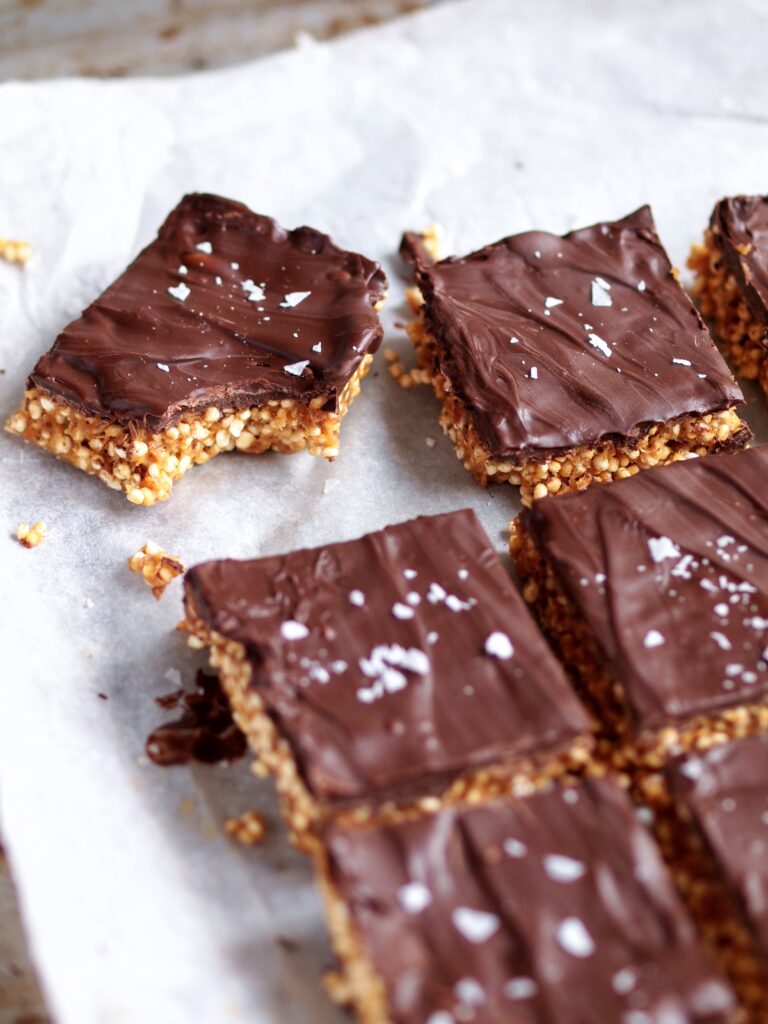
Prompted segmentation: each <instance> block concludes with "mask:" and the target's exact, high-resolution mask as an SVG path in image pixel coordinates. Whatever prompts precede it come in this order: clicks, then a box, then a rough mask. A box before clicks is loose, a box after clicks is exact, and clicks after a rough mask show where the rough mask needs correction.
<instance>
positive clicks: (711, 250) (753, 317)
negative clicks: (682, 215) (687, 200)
mask: <svg viewBox="0 0 768 1024" xmlns="http://www.w3.org/2000/svg"><path fill="white" fill-rule="evenodd" d="M688 266H689V267H690V268H691V269H692V270H695V271H696V280H695V282H694V285H693V289H692V290H693V294H694V296H695V298H696V299H697V300H698V303H699V307H700V309H701V312H702V314H703V315H704V317H706V319H707V320H709V321H711V323H712V325H713V327H714V331H715V334H716V335H717V337H718V338H720V339H721V340H722V342H723V344H724V345H725V347H726V351H727V352H728V355H729V356H730V358H731V362H732V363H733V365H734V366H735V367H736V370H737V372H738V373H740V374H741V376H742V377H746V378H747V379H748V380H759V381H760V383H761V385H762V387H763V390H764V391H765V393H766V394H767V395H768V196H735V197H733V198H732V199H721V200H720V202H719V203H718V204H717V205H716V206H715V208H714V210H713V211H712V218H711V220H710V222H709V228H708V230H707V231H706V233H705V235H704V243H703V245H694V247H693V249H692V250H691V255H690V258H689V260H688Z"/></svg>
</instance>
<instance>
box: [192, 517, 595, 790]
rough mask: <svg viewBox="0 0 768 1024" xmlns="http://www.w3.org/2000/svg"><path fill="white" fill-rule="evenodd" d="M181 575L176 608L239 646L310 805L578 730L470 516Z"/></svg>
mask: <svg viewBox="0 0 768 1024" xmlns="http://www.w3.org/2000/svg"><path fill="white" fill-rule="evenodd" d="M184 586H185V594H186V601H187V606H188V607H190V606H191V609H192V610H193V611H194V612H196V613H197V614H198V615H199V616H200V617H201V618H202V620H203V621H204V622H205V623H206V624H207V625H208V626H209V627H212V628H213V629H215V630H216V631H218V632H219V633H222V634H223V635H224V636H226V637H228V638H230V639H232V640H236V641H238V642H240V643H243V644H244V645H245V646H246V648H247V649H248V651H249V653H250V657H251V664H252V667H253V685H254V686H255V687H256V689H257V690H258V692H259V694H260V695H261V697H262V698H263V700H264V701H265V703H266V706H267V709H268V712H269V714H270V716H271V717H272V719H273V720H274V721H275V722H276V724H277V726H278V728H279V731H280V733H281V734H282V735H283V736H284V737H285V738H286V739H287V740H288V742H289V743H290V745H291V748H292V750H293V752H294V755H295V758H296V761H297V763H298V765H299V770H300V772H301V774H302V777H303V779H304V782H305V784H306V786H307V787H308V789H309V791H310V792H311V793H312V794H313V795H314V797H315V798H316V799H317V800H318V801H320V802H321V803H324V804H329V805H333V804H338V803H343V802H344V801H349V800H361V799H371V800H375V799H377V798H384V797H389V796H400V795H408V794H410V793H412V792H415V791H416V790H418V791H419V792H420V793H421V792H429V791H430V790H431V789H433V788H434V789H435V790H437V789H439V788H441V787H442V786H443V785H444V784H445V783H446V782H447V781H449V780H451V779H452V778H454V777H455V776H457V775H458V774H460V773H462V772H463V771H465V770H468V769H471V768H475V767H479V766H481V765H484V764H488V763H495V762H498V761H501V760H514V759H516V758H518V757H521V756H527V755H538V756H541V757H543V756H545V755H547V754H549V753H551V752H554V751H557V750H560V749H561V748H562V747H563V746H565V745H567V744H568V743H569V742H570V740H571V739H572V738H573V737H574V736H576V735H578V734H579V733H583V732H586V731H587V728H588V722H587V719H586V716H585V713H584V711H583V710H582V708H581V706H580V705H579V703H578V701H577V700H576V698H575V696H574V695H573V693H572V691H571V689H570V687H569V684H568V682H567V681H566V678H565V676H564V674H563V671H562V669H561V668H560V666H559V665H558V663H557V662H556V660H555V658H554V656H553V655H552V654H551V652H550V651H549V648H548V647H547V645H546V643H545V641H544V639H543V637H542V636H541V634H540V633H539V632H538V630H537V628H536V626H535V624H534V622H533V620H532V619H531V617H530V615H529V614H528V611H527V609H526V608H525V606H524V604H523V601H522V599H521V598H520V596H519V595H518V593H517V591H516V590H515V588H514V587H513V585H512V582H511V580H510V579H509V577H508V575H507V573H506V572H505V570H504V568H503V567H502V564H501V562H500V560H499V558H498V556H497V555H496V553H495V552H494V551H493V549H492V548H491V546H490V543H489V541H488V538H487V537H486V535H485V534H484V532H483V530H482V528H481V527H480V524H479V523H478V521H477V518H476V516H475V514H474V512H470V511H462V512H454V513H451V514H449V515H442V516H433V517H424V518H420V519H416V520H413V521H411V522H407V523H403V524H401V525H399V526H391V527H388V528H387V529H385V530H382V531H380V532H378V533H372V534H368V535H367V536H365V537H363V538H361V539H360V540H354V541H349V542H346V543H341V544H330V545H327V546H326V547H321V548H315V549H313V550H303V551H295V552H293V553H292V554H288V555H282V556H276V557H272V558H263V559H259V560H256V561H248V562H236V561H219V562H207V563H204V564H203V565H199V566H196V567H194V568H193V569H191V570H190V571H189V572H188V573H187V575H186V577H185V582H184ZM494 634H499V635H498V636H496V637H495V640H492V641H490V642H489V637H492V636H493V635H494ZM487 646H488V647H489V649H486V647H487ZM509 647H513V648H514V650H513V652H510V650H509Z"/></svg>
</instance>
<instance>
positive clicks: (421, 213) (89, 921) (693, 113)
mask: <svg viewBox="0 0 768 1024" xmlns="http://www.w3.org/2000/svg"><path fill="white" fill-rule="evenodd" d="M767 18H768V14H767V13H766V8H765V5H764V4H762V3H761V2H759V0H754V2H752V3H750V2H748V0H742V2H739V3H737V2H733V0H732V2H729V3H727V4H724V3H722V0H691V2H688V3H685V2H680V3H668V2H661V0H651V2H644V3H642V4H632V5H630V4H619V3H609V2H607V0H605V2H603V0H593V2H581V0H560V2H556V0H544V2H541V0H540V2H538V3H536V4H513V3H510V2H509V0H487V2H486V0H468V2H465V3H458V4H446V5H445V6H442V7H440V8H438V9H435V10H433V11H430V12H429V13H427V14H424V15H420V16H417V17H415V18H412V19H408V20H403V21H401V22H399V23H395V24H392V25H390V26H388V27H385V28H380V29H376V30H372V31H370V32H367V33H365V34H361V35H356V36H352V37H348V38H346V39H344V40H343V41H340V42H336V43H333V44H331V45H315V44H312V43H311V42H304V43H303V44H301V45H300V46H299V47H298V48H297V50H295V51H293V52H290V53H286V54H284V55H280V56H277V57H275V58H270V59H268V60H265V61H262V62H258V63H253V64H250V65H246V66H242V67H237V68H233V69H229V70H226V71H220V72H216V73H210V74H204V75H196V76H191V77H186V78H175V79H168V80H152V81H150V80H138V81H123V82H108V83H97V82H93V81H60V82H51V83H41V84H38V85H32V86H24V85H16V84H8V85H4V86H2V87H0V153H1V154H2V159H0V234H5V235H8V236H10V237H16V238H22V239H27V240H29V241H30V242H31V243H32V245H33V246H34V249H35V257H34V260H33V261H32V263H30V265H29V266H28V267H27V269H26V270H24V271H20V270H19V269H18V268H15V267H11V266H4V265H0V367H1V368H2V369H4V370H5V373H4V374H2V375H0V415H2V416H3V418H4V417H5V416H6V415H7V414H8V413H10V412H11V411H12V409H13V408H14V405H15V403H16V401H17V399H18V398H19V396H20V395H21V391H22V387H23V382H24V377H25V374H26V373H27V372H28V370H29V369H30V368H31V366H32V365H33V363H34V361H35V359H36V358H37V356H38V355H39V354H40V353H41V352H42V351H43V350H44V349H46V348H47V347H48V346H49V344H50V342H51V341H52V340H53V338H54V336H55V334H56V332H57V331H58V330H59V329H60V328H61V327H63V326H64V324H65V323H67V321H68V320H69V319H70V318H72V317H73V316H75V315H76V314H77V313H78V312H79V311H80V310H81V308H82V307H83V306H84V305H85V304H86V303H88V302H89V301H90V300H91V299H92V298H93V297H94V296H95V295H96V294H97V293H98V291H99V290H100V289H101V288H102V287H103V286H105V285H106V284H107V283H108V282H109V281H110V279H111V278H112V277H113V276H114V275H115V274H116V273H117V272H118V271H120V270H121V269H122V268H123V267H124V266H125V264H126V262H127V261H128V259H129V258H130V257H132V256H133V254H134V253H135V252H136V251H137V250H138V248H139V247H140V246H141V245H143V244H144V243H146V242H147V241H148V240H149V239H150V238H151V237H152V236H153V234H154V231H155V229H156V228H157V226H158V225H159V224H160V222H161V221H162V219H163V217H164V215H165V214H166V212H167V211H168V210H169V209H170V208H171V207H172V206H173V205H174V204H175V203H176V201H177V200H178V198H179V196H180V195H181V194H182V193H184V192H187V191H191V190H195V189H198V190H207V191H215V192H220V193H222V194H224V195H228V196H232V197H234V198H236V199H240V200H243V201H245V202H246V203H248V204H249V205H251V206H252V207H254V208H255V209H257V210H259V211H262V212H265V213H269V214H272V215H274V216H276V217H277V218H278V219H279V220H280V221H281V222H282V223H284V224H285V225H287V226H293V225H297V224H301V223H308V224H311V225H314V226H316V227H318V228H321V229H323V230H326V231H329V232H331V234H332V235H333V236H334V237H335V238H336V239H337V241H339V242H340V243H342V244H344V245H346V246H348V247H351V248H357V249H359V250H361V251H363V252H365V253H367V254H368V255H370V256H373V257H375V258H378V259H381V260H383V261H384V263H385V265H386V267H387V270H388V272H389V274H390V277H391V290H390V300H389V305H388V310H387V314H386V319H387V334H388V337H387V340H386V342H385V344H390V345H392V344H394V345H396V346H402V348H403V350H405V348H406V344H405V341H404V340H403V336H402V334H401V333H399V332H398V330H397V329H396V327H395V322H396V321H397V320H402V319H404V318H405V316H406V313H405V310H404V307H403V295H402V282H401V281H400V280H399V278H398V269H397V261H396V259H395V258H394V253H395V251H396V247H397V242H398V238H399V233H400V231H401V230H402V229H403V228H405V227H411V226H420V225H423V224H425V223H427V222H429V221H431V220H434V219H436V220H439V221H441V222H442V223H443V224H444V225H445V226H446V229H447V237H446V242H447V251H456V252H464V251H468V250H469V249H470V248H472V247H475V246H478V245H481V244H483V243H485V242H489V241H491V240H494V239H496V238H498V237H500V236H502V235H504V234H507V233H510V232H514V231H520V230H525V229H529V228H534V227H539V228H549V229H552V230H556V231H563V230H567V229H569V228H572V227H575V226H578V225H582V224H588V223H591V222H593V221H595V220H599V219H604V218H611V217H614V216H619V215H622V214H624V213H626V212H628V211H630V210H632V209H634V208H635V207H637V206H638V205H640V204H641V203H644V202H646V201H649V202H651V203H652V204H653V207H654V210H655V213H656V216H657V220H658V225H659V229H660V232H661V235H662V238H663V239H664V240H665V242H666V244H667V246H668V247H669V249H670V252H671V254H672V256H673V259H674V260H675V262H676V263H677V264H678V265H682V264H683V262H684V260H685V257H686V253H687V250H688V246H689V244H690V242H691V241H692V240H694V239H696V238H697V237H699V236H700V234H701V231H702V229H703V227H704V225H705V222H706V220H707V218H708V215H709V211H710V208H711V206H712V203H713V202H714V200H715V199H717V198H718V197H719V196H721V195H723V194H727V193H736V192H765V191H768V115H767V114H766V111H768V76H766V73H765V54H766V52H768V45H767V44H768V20H767ZM747 390H748V392H749V395H750V407H749V410H748V413H747V415H748V419H749V421H750V423H751V424H752V426H753V428H755V429H756V430H757V431H758V436H759V437H760V438H762V440H766V438H767V437H768V434H767V433H766V416H765V413H764V411H763V409H762V406H761V403H760V401H759V399H758V398H757V391H756V389H754V388H748V389H747ZM430 438H434V439H436V444H435V445H434V446H433V447H430V442H429V441H428V439H430ZM0 473H1V474H2V479H1V481H0V523H1V524H2V529H1V531H0V532H1V533H2V536H0V574H1V581H0V630H1V631H2V664H3V673H2V689H1V691H0V692H1V693H2V705H1V708H0V779H1V780H2V826H3V833H4V839H5V843H6V845H7V847H8V850H9V853H10V856H11V859H12V864H13V867H14V871H15V874H16V878H17V880H18V884H19V887H20V893H21V898H22V904H23V910H24V914H25V919H26V924H27V926H28V930H29V935H30V939H31V943H32V947H33V952H34V956H35V958H36V961H37V964H38V965H39V968H40V971H41V975H42V979H43V983H44V986H45V989H46V992H47V995H48V998H49V1001H50V1005H51V1009H52V1012H53V1014H54V1017H55V1019H56V1020H57V1021H58V1022H60V1024H97V1022H98V1024H101V1022H110V1024H111V1022H120V1024H122V1022H131V1024H133V1022H136V1024H139V1022H140V1024H146V1022H155V1021H158V1022H163V1024H177V1022H179V1024H181V1022H188V1021H192V1020H194V1021H196V1022H203V1024H205V1022H212V1024H219V1022H226V1021H230V1020H232V1021H249V1022H259V1024H262V1022H264V1024H270V1022H273V1021H279V1022H281V1024H294V1022H296V1024H299V1022H301V1024H304V1022H309V1021H312V1022H318V1024H325V1022H337V1021H340V1020H342V1019H343V1018H342V1016H341V1014H340V1013H339V1011H337V1010H336V1009H334V1008H333V1007H332V1006H331V1004H330V1003H329V1002H328V1001H327V1000H326V999H325V997H324V995H323V994H322V992H321V991H320V986H319V979H320V974H321V971H322V969H323V967H324V966H326V965H328V964H329V963H330V962H331V955H330V950H329V947H328V945H327V942H326V939H325V933H324V928H323V924H322V920H321V917H320V912H319V904H318V900H317V898H316V896H315V893H314V891H313V887H312V884H311V879H310V874H309V868H308V865H307V864H306V863H305V862H304V861H303V859H302V858H301V857H300V856H299V855H298V854H296V853H295V852H293V851H291V850H290V848H289V847H288V845H287V843H286V841H285V838H284V835H283V832H282V831H281V829H280V827H279V825H278V823H277V818H276V813H275V807H274V803H273V799H272V794H271V787H270V785H269V783H266V782H261V781H256V780H255V779H252V778H251V777H250V775H249V772H248V770H247V767H246V765H245V763H244V762H241V763H239V764H238V765H235V766H233V767H221V766H219V767H212V768H204V767H193V768H191V769H190V768H176V769H170V770H169V769H165V770H164V769H160V768H155V767H153V766H150V765H148V764H146V763H145V762H143V761H142V754H143V744H144V740H145V738H146V735H147V733H148V731H149V730H150V729H151V728H152V727H153V726H154V725H156V724H158V723H159V722H160V721H161V720H163V719H164V716H163V714H162V712H160V710H159V709H158V708H157V707H156V706H155V704H154V700H153V698H154V697H155V696H157V695H159V694H163V693H166V692H168V691H169V690H172V689H174V688H175V687H174V684H173V682H172V681H171V680H170V679H168V678H166V677H165V674H166V673H167V671H168V670H169V669H171V668H177V669H180V670H181V672H182V675H183V677H184V680H185V682H186V683H187V684H191V683H192V680H193V673H194V669H195V667H196V666H198V665H199V664H201V663H202V657H201V656H200V655H199V654H197V653H195V652H192V651H190V650H188V649H187V648H186V646H185V644H184V642H183V639H182V638H181V637H180V636H179V634H175V633H173V627H174V625H175V623H176V622H177V620H178V619H179V618H180V615H181V605H180V600H179V597H180V584H179V583H178V582H176V583H174V584H173V585H172V586H171V587H170V588H169V591H168V592H167V593H166V595H165V597H164V598H163V599H162V601H160V602H159V603H156V602H155V601H154V600H153V599H152V596H151V594H150V592H149V590H148V588H146V587H145V586H144V584H143V583H142V582H141V579H140V578H139V577H138V576H135V575H132V574H130V573H129V572H128V570H127V567H126V559H127V558H128V556H129V555H130V554H131V553H132V552H134V551H135V550H136V549H137V548H138V547H140V546H141V545H142V544H143V543H144V541H145V540H146V539H148V538H149V539H152V540H154V541H156V542H157V543H159V544H161V545H162V546H163V547H165V548H166V549H167V550H169V551H172V552H174V553H178V554H180V555H181V556H182V558H183V559H184V561H185V562H186V564H187V565H190V564H193V563H194V562H196V561H199V560H202V559H206V558H212V557H218V556H227V555H231V556H236V557H238V556H239V557H243V556H252V555H263V554H268V553H272V552H276V551H281V550H287V549H290V548H293V547H296V546H298V545H305V544H316V543H320V542H324V541H332V540H339V539H343V538H349V537H354V536H356V535H359V534H361V533H364V532H365V531H367V530H371V529H376V528H379V527H381V526H383V525H385V524H386V523H390V522H394V521H399V520H402V519H405V518H408V517H410V516H412V515H415V514H418V513H434V512H440V511H446V510H449V509H455V508H460V507H464V506H473V507H474V508H475V509H476V510H477V512H478V513H479V515H480V517H481V519H482V521H483V523H484V524H485V526H486V528H487V529H488V531H489V533H490V535H491V537H492V538H493V540H494V542H495V543H496V545H497V546H498V548H499V551H503V550H504V547H505V528H506V524H507V521H508V520H509V518H510V517H511V515H512V514H513V513H514V512H515V511H516V509H517V503H516V498H515V492H514V490H513V489H512V488H511V487H499V488H497V489H491V490H488V491H483V490H481V489H479V488H477V487H476V486H475V485H474V484H473V482H472V481H471V479H470V478H469V476H468V475H467V474H466V473H465V472H464V470H463V469H462V468H461V466H460V465H459V463H458V462H457V461H456V459H455V457H454V454H453V451H452V449H451V447H450V445H449V443H448V441H447V440H446V439H445V438H443V436H442V435H441V434H440V433H439V430H438V427H437V423H436V406H435V403H434V402H433V400H432V399H431V397H430V395H429V394H428V393H427V392H426V390H425V391H423V392H420V393H417V394H414V393H413V392H403V391H401V390H399V389H398V388H397V387H396V386H395V384H394V383H393V381H392V380H391V379H390V378H389V376H388V374H387V373H386V370H385V367H384V365H383V359H382V358H381V357H379V358H378V359H377V361H376V363H375V368H374V371H373V373H372V375H371V376H370V377H369V378H368V380H367V381H366V383H365V385H364V388H363V394H362V396H361V398H359V399H358V401H357V402H356V403H355V405H354V406H353V408H352V411H351V413H350V415H349V416H348V418H347V419H346V420H345V423H344V428H343V431H342V449H341V456H340V458H339V459H338V460H337V462H336V463H334V464H333V465H328V464H326V463H324V462H322V461H320V460H317V459H312V458H311V457H309V456H308V455H304V454H299V455H292V456H281V455H265V456H259V457H243V456H237V455H234V454H233V455H231V456H222V457H220V458H217V459H216V460H215V461H214V462H213V463H211V464H210V465H208V466H204V467H200V468H197V469H194V470H193V471H192V472H191V473H190V474H189V475H188V476H187V477H186V478H185V479H184V480H183V481H181V482H180V483H179V484H178V485H177V486H176V488H175V489H174V492H173V496H172V498H171V500H170V501H169V502H167V503H166V504H163V505H160V506H156V507H154V508H152V509H141V508H135V507H133V506H131V505H129V504H128V503H127V502H126V501H125V499H124V498H123V497H122V496H121V495H119V494H116V493H114V492H112V491H109V490H107V489H106V488H104V487H103V486H102V485H100V484H98V483H97V482H95V481H93V480H90V479H88V478H87V477H85V476H84V475H83V474H80V473H78V472H76V471H75V470H73V469H71V468H69V467H67V466H65V465H63V464H60V463H57V462H56V461H55V460H54V459H53V458H52V457H50V456H48V455H45V454H43V453H41V452H39V451H37V450H35V449H33V448H31V447H29V446H27V445H25V444H23V443H22V442H21V441H19V440H18V439H16V438H12V437H10V436H8V435H4V436H3V437H2V438H1V439H0ZM331 481H334V482H335V481H338V484H337V485H336V486H335V487H332V488H331V489H327V488H326V484H328V483H329V482H331ZM37 519H42V520H44V521H45V522H46V523H47V524H48V527H49V533H48V537H47V538H46V540H45V541H44V542H43V544H42V545H41V546H40V547H39V548H37V549H35V550H32V551H28V550H25V549H23V548H22V547H21V546H20V545H19V544H17V543H16V542H15V541H14V540H13V539H12V536H11V535H12V534H13V533H14V532H15V529H16V526H17V525H18V524H19V523H21V522H34V521H36V520H37ZM99 693H103V694H105V695H106V696H107V697H108V700H103V699H100V698H99V697H98V694H99ZM250 807H255V808H258V809H260V810H262V811H264V812H265V813H266V814H267V815H268V817H269V820H270V825H271V828H270V834H269V838H268V839H267V841H266V843H265V844H264V845H262V846H260V847H256V848H253V849H246V848H243V847H239V846H237V845H236V844H234V843H233V842H231V841H230V840H227V839H225V838H224V837H223V835H222V823H223V821H224V820H225V819H226V818H227V817H228V816H230V815H232V814H236V813H239V812H241V811H244V810H246V809H247V808H250ZM278 937H282V938H283V939H289V940H291V941H292V942H295V943H297V946H296V948H293V946H292V945H291V944H290V943H288V944H286V943H284V942H278V941H276V940H277V939H278ZM286 946H288V948H286Z"/></svg>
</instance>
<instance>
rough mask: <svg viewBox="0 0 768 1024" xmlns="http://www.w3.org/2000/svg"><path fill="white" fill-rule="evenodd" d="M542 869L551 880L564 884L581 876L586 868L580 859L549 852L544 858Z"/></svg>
mask: <svg viewBox="0 0 768 1024" xmlns="http://www.w3.org/2000/svg"><path fill="white" fill-rule="evenodd" d="M544 870H545V871H546V873H547V874H548V875H549V877H550V878H551V879H552V881H553V882H562V883H564V884H566V883H568V882H576V881H578V879H579V878H583V877H584V874H585V873H586V870H587V869H586V867H585V866H584V865H583V864H582V862H581V861H580V860H574V858H573V857H566V856H564V855H563V854H560V853H550V854H548V855H547V856H546V857H545V858H544Z"/></svg>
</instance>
